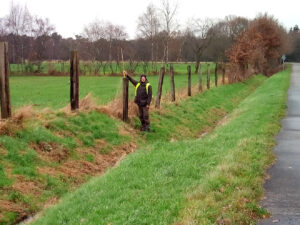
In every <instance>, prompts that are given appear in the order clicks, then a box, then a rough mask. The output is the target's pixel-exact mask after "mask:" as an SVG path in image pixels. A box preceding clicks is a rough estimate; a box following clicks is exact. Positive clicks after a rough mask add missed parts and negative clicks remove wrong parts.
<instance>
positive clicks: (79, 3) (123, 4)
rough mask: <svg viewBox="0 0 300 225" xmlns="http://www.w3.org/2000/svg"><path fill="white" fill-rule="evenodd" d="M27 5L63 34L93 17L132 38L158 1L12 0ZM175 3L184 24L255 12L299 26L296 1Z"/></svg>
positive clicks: (3, 9)
mask: <svg viewBox="0 0 300 225" xmlns="http://www.w3.org/2000/svg"><path fill="white" fill-rule="evenodd" d="M14 2H15V3H21V4H27V7H28V9H29V11H30V12H31V13H32V14H34V15H39V16H42V17H48V18H49V19H50V22H51V23H52V24H54V25H55V27H56V31H57V32H58V33H59V34H61V35H62V36H63V37H74V36H75V34H80V33H81V31H82V30H83V27H84V25H86V24H88V23H90V22H92V21H93V20H94V19H96V18H98V19H99V20H107V21H110V22H112V23H115V24H119V25H123V26H125V28H126V31H127V32H128V33H129V36H130V38H134V37H135V33H136V25H137V18H138V16H139V15H141V14H142V13H143V12H144V11H145V9H146V7H147V6H148V4H149V3H153V4H154V5H156V6H160V5H161V0H127V1H126V0H14ZM170 2H171V3H176V2H178V14H177V19H178V22H179V23H180V24H181V25H182V26H184V24H186V22H187V21H188V19H189V18H191V17H196V18H203V19H204V18H206V17H210V18H223V17H225V16H227V15H237V16H244V17H247V18H254V17H255V16H256V15H257V14H258V13H264V12H267V13H268V14H270V15H274V16H275V17H276V18H277V19H278V20H279V22H280V23H281V24H283V25H284V26H285V27H286V28H290V27H292V26H294V25H295V24H298V25H300V1H299V0H288V1H283V0H281V1H279V0H247V1H245V0H224V1H222V0H170ZM10 4H11V0H1V2H0V17H3V16H5V15H7V14H8V11H9V7H10Z"/></svg>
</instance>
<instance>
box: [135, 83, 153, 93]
mask: <svg viewBox="0 0 300 225" xmlns="http://www.w3.org/2000/svg"><path fill="white" fill-rule="evenodd" d="M140 85H141V82H139V83H138V84H137V85H136V86H135V96H136V93H137V89H138V88H139V86H140ZM149 86H150V83H147V84H146V92H147V94H148V88H149Z"/></svg>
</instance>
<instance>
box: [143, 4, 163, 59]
mask: <svg viewBox="0 0 300 225" xmlns="http://www.w3.org/2000/svg"><path fill="white" fill-rule="evenodd" d="M159 27H160V22H159V17H158V14H157V9H156V8H155V6H154V5H153V4H150V5H148V7H147V9H146V12H145V13H143V14H142V15H141V16H140V17H139V18H138V25H137V32H138V36H140V37H142V38H146V39H148V40H150V42H151V62H152V65H153V62H154V44H155V39H156V37H157V34H158V32H159Z"/></svg>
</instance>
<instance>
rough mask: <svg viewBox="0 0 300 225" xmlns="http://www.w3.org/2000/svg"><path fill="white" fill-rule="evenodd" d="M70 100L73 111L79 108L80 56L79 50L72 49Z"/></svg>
mask: <svg viewBox="0 0 300 225" xmlns="http://www.w3.org/2000/svg"><path fill="white" fill-rule="evenodd" d="M70 101H71V110H72V111H74V110H76V109H79V58H78V51H71V58H70Z"/></svg>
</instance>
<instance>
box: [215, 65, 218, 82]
mask: <svg viewBox="0 0 300 225" xmlns="http://www.w3.org/2000/svg"><path fill="white" fill-rule="evenodd" d="M215 86H216V87H217V86H218V63H216V67H215Z"/></svg>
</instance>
